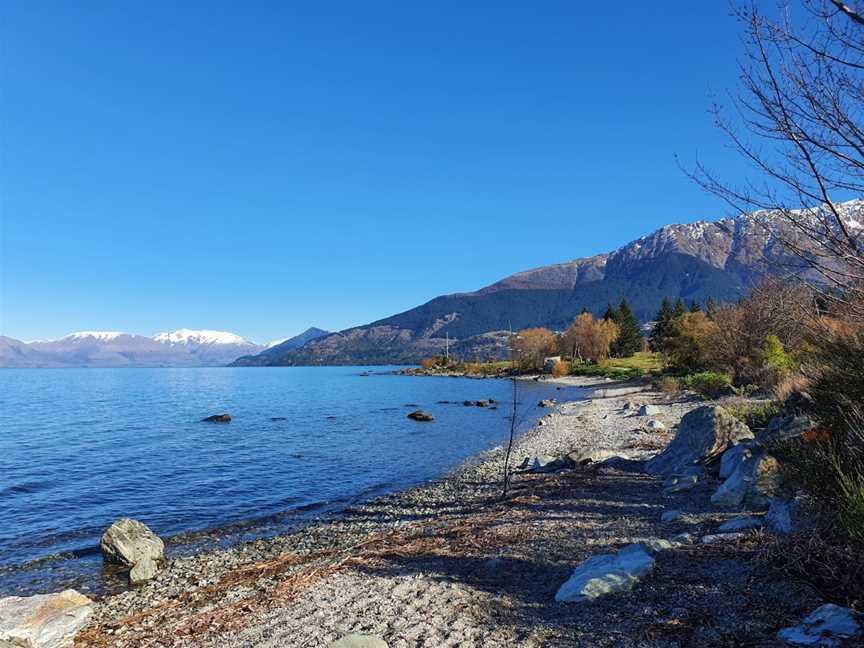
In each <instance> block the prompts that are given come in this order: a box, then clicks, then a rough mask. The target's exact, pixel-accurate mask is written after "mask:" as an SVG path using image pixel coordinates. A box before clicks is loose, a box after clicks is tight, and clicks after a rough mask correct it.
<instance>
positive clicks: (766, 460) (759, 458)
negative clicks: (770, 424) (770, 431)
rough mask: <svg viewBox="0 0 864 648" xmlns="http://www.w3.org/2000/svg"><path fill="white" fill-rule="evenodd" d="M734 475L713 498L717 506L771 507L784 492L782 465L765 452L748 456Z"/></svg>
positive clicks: (754, 451) (761, 451)
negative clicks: (772, 498)
mask: <svg viewBox="0 0 864 648" xmlns="http://www.w3.org/2000/svg"><path fill="white" fill-rule="evenodd" d="M745 455H749V456H744V457H743V459H742V460H741V462H740V463H739V464H738V465H737V466H736V468H735V470H734V472H733V473H732V474H731V475H729V477H728V478H727V479H726V481H724V482H723V483H722V484H721V485H720V488H718V489H717V492H715V493H714V494H713V495H712V496H711V503H712V504H714V505H715V506H722V507H734V506H740V505H741V504H744V503H746V504H751V505H753V506H763V505H767V504H768V502H769V500H770V498H771V496H772V495H774V494H775V493H776V492H777V491H778V490H779V489H780V463H779V462H778V461H777V459H775V458H774V457H772V456H771V455H769V454H767V453H766V452H764V451H763V450H756V449H754V450H753V451H751V452H748V453H745Z"/></svg>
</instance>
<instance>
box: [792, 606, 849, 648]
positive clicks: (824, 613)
mask: <svg viewBox="0 0 864 648" xmlns="http://www.w3.org/2000/svg"><path fill="white" fill-rule="evenodd" d="M859 634H861V626H860V625H859V623H858V622H857V621H856V620H855V615H854V613H853V612H852V610H850V609H849V608H845V607H840V606H839V605H834V604H833V603H826V604H825V605H822V606H820V607H818V608H816V609H815V610H813V612H811V613H810V614H809V615H807V616H806V617H805V618H804V620H803V621H802V622H801V624H800V625H797V626H792V627H791V628H783V629H782V630H781V631H780V632H778V633H777V638H778V639H779V640H780V641H785V642H786V643H788V644H792V645H794V646H839V645H840V642H841V641H845V640H846V639H851V638H852V637H857V636H858V635H859Z"/></svg>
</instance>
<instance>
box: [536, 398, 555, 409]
mask: <svg viewBox="0 0 864 648" xmlns="http://www.w3.org/2000/svg"><path fill="white" fill-rule="evenodd" d="M537 406H538V407H555V399H554V398H544V399H543V400H541V401H540V402H539V403H537Z"/></svg>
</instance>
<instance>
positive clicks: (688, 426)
mask: <svg viewBox="0 0 864 648" xmlns="http://www.w3.org/2000/svg"><path fill="white" fill-rule="evenodd" d="M752 437H753V434H752V433H751V432H750V428H748V427H747V426H746V425H744V423H742V422H741V421H739V420H738V419H736V418H735V417H734V416H732V415H731V414H730V413H729V412H727V411H726V410H725V409H723V408H722V407H719V406H711V405H705V406H703V407H700V408H698V409H695V410H693V411H692V412H689V413H688V414H686V415H685V416H684V417H683V418H682V419H681V423H680V425H679V426H678V430H677V432H676V433H675V438H674V439H672V442H671V443H670V444H669V445H668V446H667V447H666V449H665V450H664V451H663V452H661V453H660V454H658V455H657V456H655V457H653V458H651V459H649V460H648V461H647V462H646V464H645V470H646V471H647V472H648V473H650V474H653V475H663V476H668V475H673V474H678V473H681V472H682V471H683V470H684V469H685V468H688V467H691V466H694V465H699V464H705V463H708V462H710V461H712V460H714V459H716V458H717V457H719V456H720V455H721V454H722V453H723V452H724V451H725V450H726V449H727V448H729V447H730V446H732V445H733V444H734V443H736V442H738V441H741V440H743V439H749V438H752Z"/></svg>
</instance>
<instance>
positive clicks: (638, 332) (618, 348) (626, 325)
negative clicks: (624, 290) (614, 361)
mask: <svg viewBox="0 0 864 648" xmlns="http://www.w3.org/2000/svg"><path fill="white" fill-rule="evenodd" d="M610 308H611V307H610ZM607 312H608V311H607ZM613 312H614V314H615V317H614V318H613V319H612V321H614V322H615V323H616V324H617V325H618V337H617V338H616V339H615V341H614V342H612V345H611V347H610V349H609V350H610V352H611V353H612V354H613V355H615V356H617V357H619V358H622V357H628V356H632V355H633V354H634V353H636V352H638V351H641V350H642V340H643V336H642V327H641V326H640V325H639V320H638V319H636V316H635V315H634V314H633V311H632V310H631V309H630V304H628V303H627V299H626V298H624V299H622V300H621V304H620V305H619V306H618V309H617V310H613Z"/></svg>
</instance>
